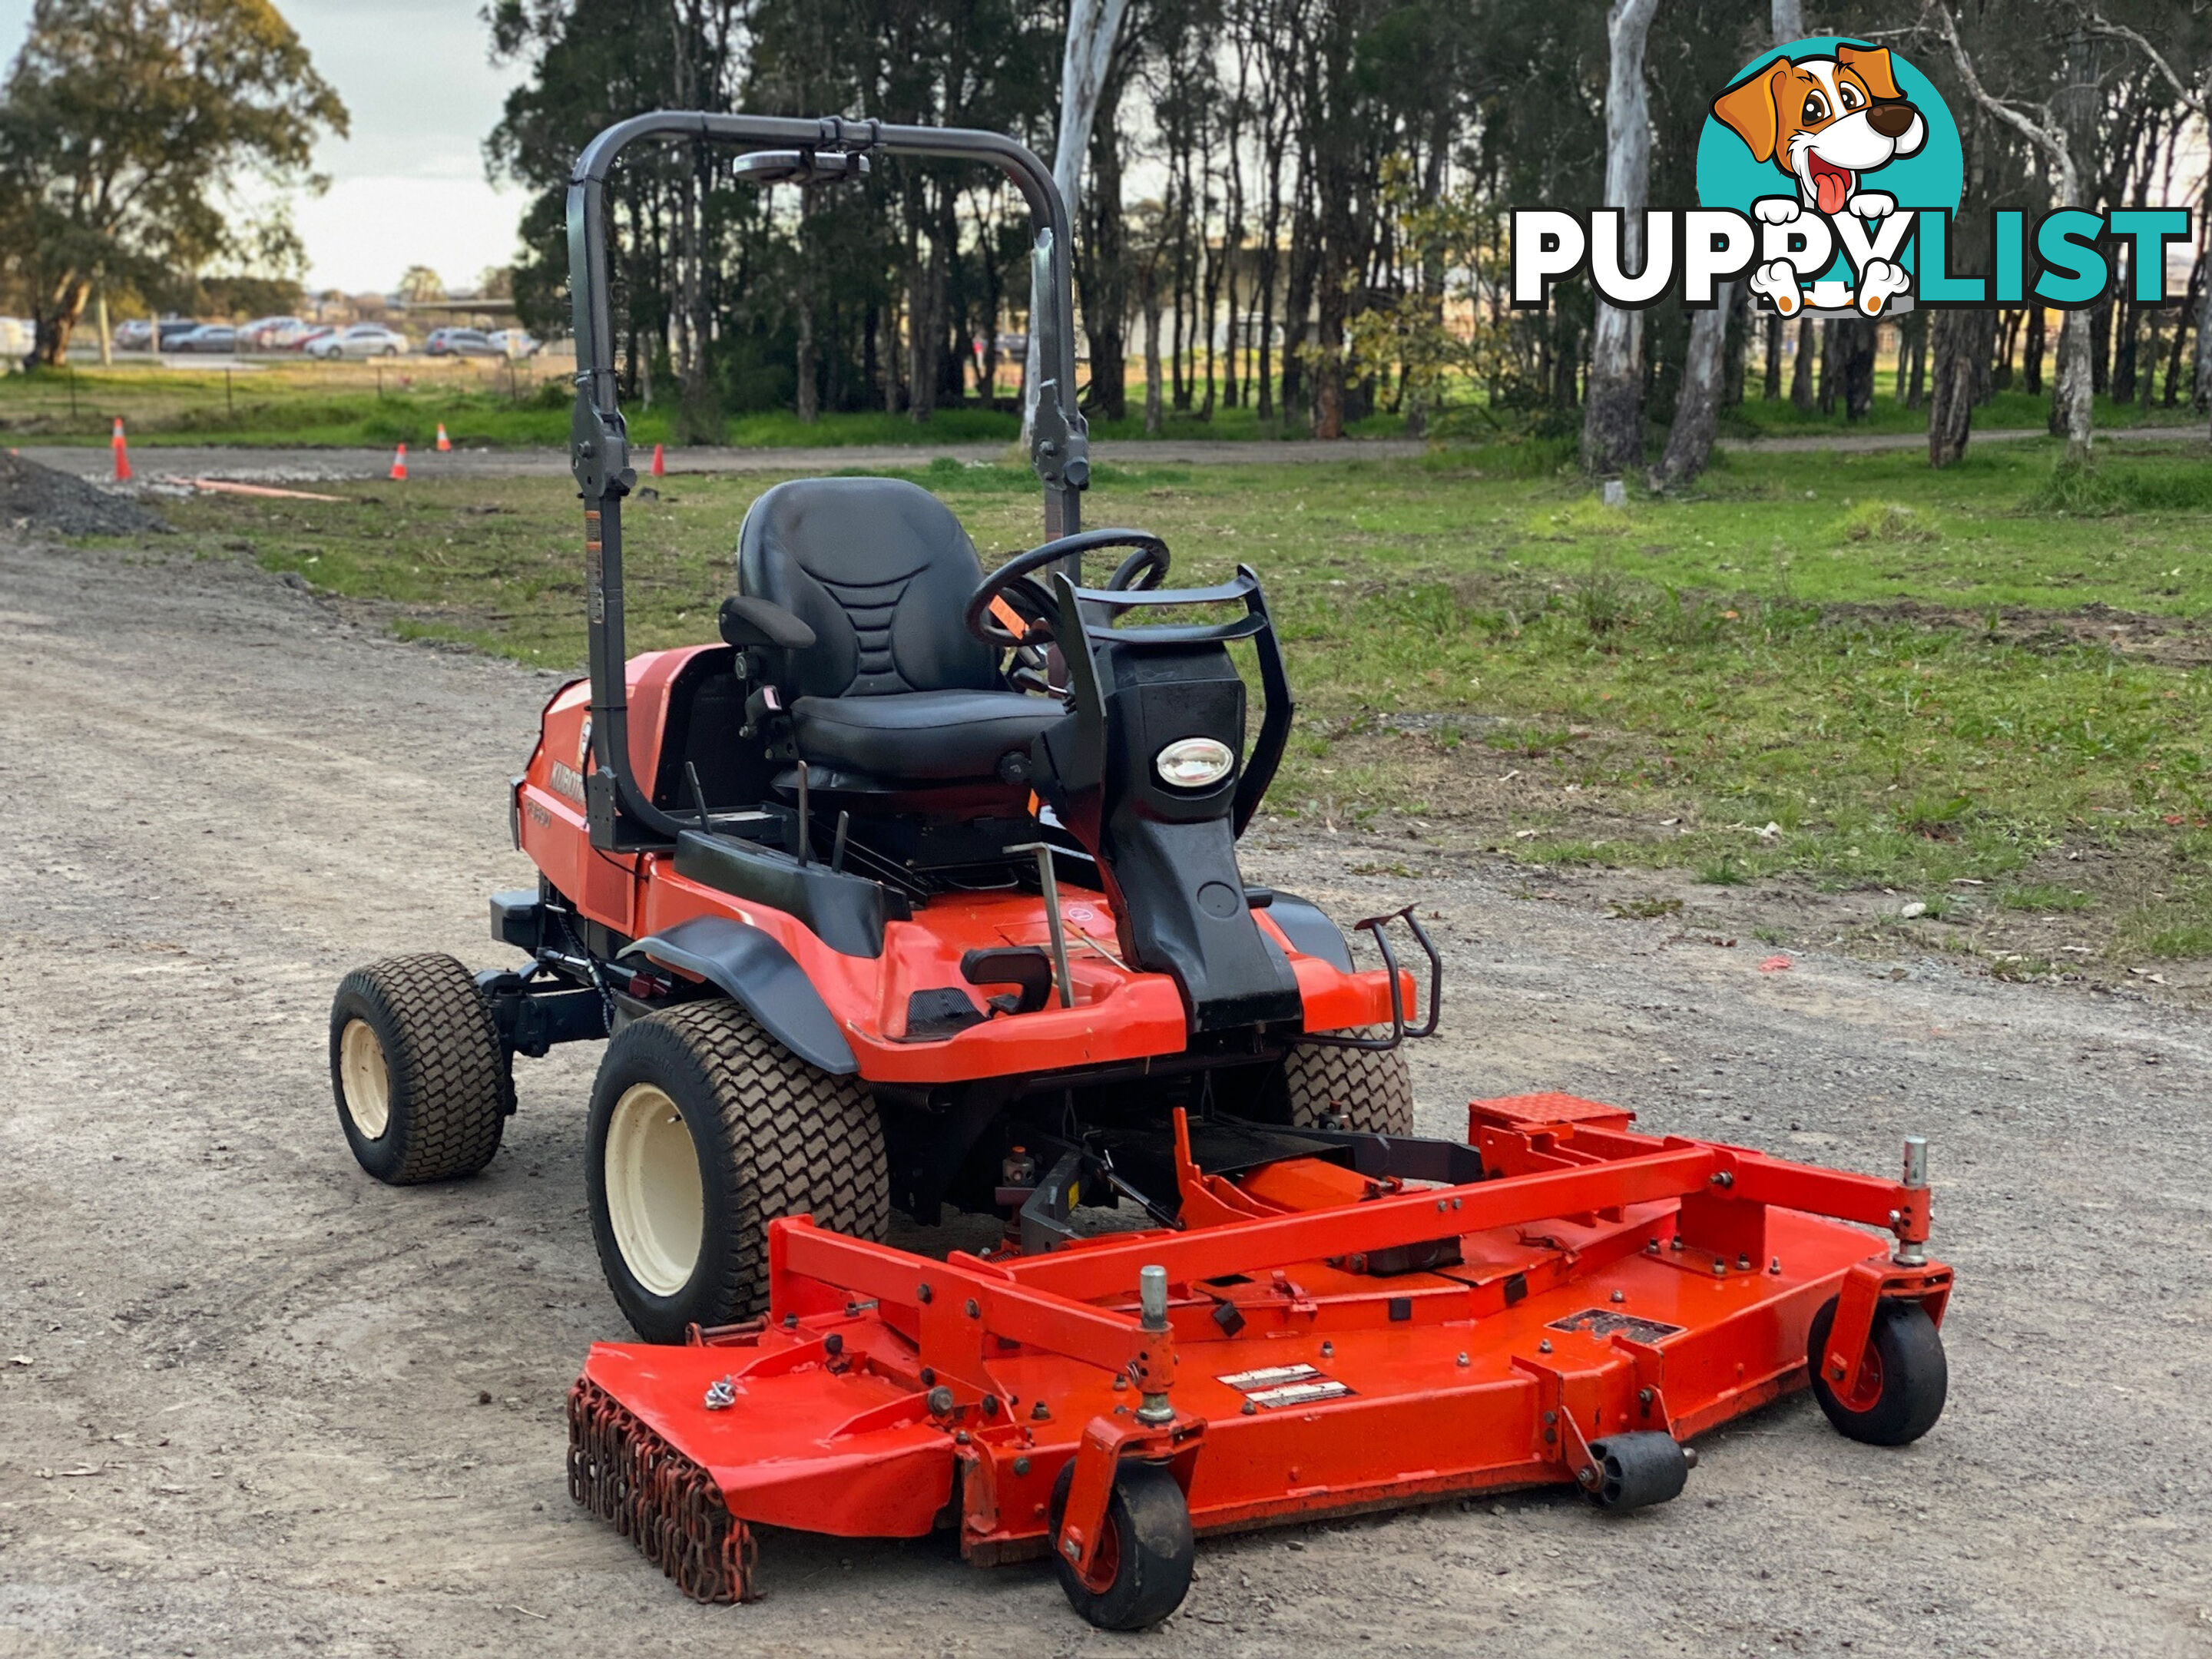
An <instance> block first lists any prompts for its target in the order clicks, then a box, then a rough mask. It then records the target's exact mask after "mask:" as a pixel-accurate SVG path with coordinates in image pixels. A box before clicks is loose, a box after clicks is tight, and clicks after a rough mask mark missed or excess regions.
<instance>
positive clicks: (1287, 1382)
mask: <svg viewBox="0 0 2212 1659" xmlns="http://www.w3.org/2000/svg"><path fill="white" fill-rule="evenodd" d="M1214 1381H1216V1382H1217V1383H1227V1384H1228V1385H1229V1386H1230V1387H1231V1388H1232V1389H1236V1390H1237V1392H1238V1393H1239V1394H1241V1395H1243V1396H1244V1397H1245V1398H1246V1399H1247V1400H1249V1401H1251V1402H1252V1403H1253V1404H1254V1405H1255V1406H1257V1407H1260V1408H1261V1410H1263V1411H1273V1410H1276V1409H1278V1408H1279V1407H1284V1406H1310V1405H1312V1404H1313V1403H1314V1402H1315V1401H1320V1400H1341V1399H1343V1398H1344V1397H1345V1396H1346V1395H1348V1394H1350V1393H1352V1389H1351V1386H1350V1385H1349V1384H1347V1383H1340V1382H1338V1381H1337V1380H1336V1379H1335V1378H1334V1377H1333V1376H1323V1375H1322V1373H1321V1371H1320V1370H1316V1368H1315V1367H1313V1366H1311V1365H1267V1366H1264V1367H1262V1368H1261V1369H1260V1370H1256V1371H1232V1372H1231V1373H1230V1375H1228V1376H1218V1377H1216V1378H1215V1379H1214Z"/></svg>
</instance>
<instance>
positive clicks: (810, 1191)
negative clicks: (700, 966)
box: [584, 1000, 890, 1342]
mask: <svg viewBox="0 0 2212 1659" xmlns="http://www.w3.org/2000/svg"><path fill="white" fill-rule="evenodd" d="M584 1171H585V1185H586V1192H587V1194H588V1196H589V1199H590V1203H591V1212H592V1238H593V1240H594V1241H595V1242H596V1243H597V1244H598V1246H599V1264H600V1266H601V1267H602V1268H604V1269H605V1273H606V1276H607V1285H608V1288H609V1289H611V1291H613V1292H614V1296H615V1301H616V1302H617V1304H620V1306H621V1308H622V1310H623V1315H624V1316H625V1317H627V1318H628V1319H629V1322H630V1324H631V1325H632V1326H633V1327H634V1328H635V1329H636V1331H637V1334H639V1335H640V1336H641V1337H643V1338H644V1339H645V1340H647V1341H648V1342H680V1341H682V1340H684V1330H685V1328H686V1327H687V1326H690V1325H695V1324H696V1325H703V1326H713V1325H726V1324H730V1323H732V1322H735V1321H738V1320H741V1319H749V1318H750V1317H752V1316H755V1315H757V1314H758V1313H760V1312H761V1311H762V1310H763V1309H764V1308H765V1307H766V1306H767V1304H768V1232H767V1228H768V1224H769V1221H771V1220H773V1219H774V1218H776V1217H778V1216H787V1215H811V1216H812V1217H813V1218H814V1219H815V1221H816V1222H817V1224H818V1225H821V1226H823V1227H824V1228H828V1229H831V1230H834V1231H837V1232H842V1233H848V1234H851V1235H852V1236H854V1237H859V1238H866V1239H872V1240H874V1239H881V1238H882V1237H883V1236H884V1231H886V1229H888V1227H889V1226H890V1164H889V1162H888V1160H887V1159H886V1158H885V1156H884V1136H883V1127H882V1124H881V1123H880V1122H879V1121H878V1118H877V1116H876V1109H875V1103H874V1102H873V1101H872V1099H871V1098H870V1097H869V1096H868V1092H867V1088H866V1085H864V1084H862V1083H861V1082H860V1079H858V1078H852V1077H835V1076H832V1075H831V1074H830V1073H827V1072H824V1071H823V1070H821V1069H820V1068H819V1067H817V1066H810V1065H808V1064H807V1063H806V1062H805V1060H801V1059H799V1057H798V1056H797V1055H796V1054H793V1053H792V1052H791V1051H790V1050H789V1049H787V1048H784V1047H783V1045H782V1044H781V1043H779V1042H776V1040H775V1038H774V1037H772V1036H769V1034H768V1032H767V1031H765V1030H763V1029H762V1027H761V1026H760V1024H758V1023H757V1021H755V1020H754V1019H753V1018H752V1016H751V1015H750V1014H748V1013H747V1012H745V1011H744V1008H742V1007H741V1006H738V1004H737V1003H735V1002H729V1001H720V1000H717V1001H712V1002H696V1003H692V1004H690V1005H688V1006H684V1007H681V1008H675V1009H671V1010H668V1011H667V1012H663V1013H658V1014H653V1015H651V1016H649V1017H648V1018H644V1019H640V1020H636V1021H634V1022H632V1023H631V1024H629V1025H626V1026H624V1027H623V1030H621V1031H620V1032H618V1033H617V1035H616V1036H615V1037H614V1039H613V1041H611V1042H609V1043H608V1044H607V1050H606V1054H605V1058H604V1059H603V1060H601V1061H600V1064H599V1080H598V1082H597V1083H596V1084H595V1085H593V1086H592V1115H591V1123H590V1127H589V1128H588V1130H587V1132H586V1141H585V1155H584Z"/></svg>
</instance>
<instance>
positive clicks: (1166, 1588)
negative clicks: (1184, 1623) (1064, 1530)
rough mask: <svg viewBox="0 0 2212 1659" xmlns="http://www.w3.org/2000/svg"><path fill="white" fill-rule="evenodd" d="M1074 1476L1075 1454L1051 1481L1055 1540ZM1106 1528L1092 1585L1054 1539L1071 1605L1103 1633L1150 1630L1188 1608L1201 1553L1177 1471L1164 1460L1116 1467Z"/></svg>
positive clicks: (1056, 1566) (1056, 1560)
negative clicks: (1186, 1599) (1185, 1604)
mask: <svg viewBox="0 0 2212 1659" xmlns="http://www.w3.org/2000/svg"><path fill="white" fill-rule="evenodd" d="M1074 1481H1075V1460H1074V1459H1073V1458H1072V1457H1071V1458H1069V1459H1068V1460H1067V1462H1066V1463H1065V1464H1063V1465H1062V1466H1061V1468H1060V1478H1059V1479H1058V1480H1054V1482H1053V1484H1052V1504H1051V1506H1050V1508H1049V1510H1048V1512H1047V1513H1048V1517H1049V1519H1050V1521H1051V1522H1052V1532H1051V1536H1052V1537H1053V1539H1054V1541H1055V1547H1054V1550H1053V1553H1052V1565H1053V1567H1054V1570H1055V1571H1057V1572H1058V1573H1059V1575H1060V1589H1062V1590H1063V1591H1065V1592H1066V1595H1067V1600H1068V1604H1069V1605H1070V1606H1071V1607H1073V1608H1074V1609H1075V1610H1076V1611H1077V1612H1078V1613H1081V1614H1082V1615H1083V1616H1084V1617H1085V1619H1087V1620H1090V1621H1091V1623H1092V1624H1093V1625H1096V1626H1097V1627H1098V1628H1099V1629H1100V1630H1147V1629H1149V1628H1151V1627H1152V1626H1154V1625H1157V1624H1158V1623H1159V1622H1160V1620H1163V1619H1164V1618H1166V1617H1167V1616H1168V1615H1169V1614H1170V1613H1173V1612H1174V1611H1175V1610H1176V1608H1177V1607H1181V1606H1182V1599H1183V1597H1184V1596H1186V1595H1189V1594H1190V1571H1191V1568H1192V1566H1193V1565H1194V1564H1195V1563H1196V1560H1197V1558H1198V1544H1197V1541H1196V1540H1195V1539H1194V1537H1193V1535H1192V1533H1191V1527H1190V1505H1189V1504H1188V1502H1186V1501H1185V1499H1184V1498H1183V1495H1182V1487H1180V1486H1176V1478H1175V1475H1174V1474H1173V1473H1172V1472H1171V1471H1170V1470H1169V1469H1168V1468H1166V1467H1165V1466H1164V1465H1163V1464H1159V1463H1138V1462H1124V1463H1122V1464H1121V1465H1120V1466H1119V1467H1118V1468H1115V1471H1114V1492H1113V1495H1112V1496H1111V1497H1109V1498H1108V1499H1107V1500H1106V1530H1107V1534H1108V1536H1107V1538H1106V1540H1105V1541H1104V1544H1103V1549H1102V1553H1101V1555H1100V1559H1099V1563H1098V1566H1099V1571H1098V1572H1097V1575H1096V1580H1097V1582H1094V1583H1085V1582H1084V1581H1083V1579H1082V1578H1081V1577H1079V1576H1078V1574H1077V1572H1076V1571H1075V1567H1074V1565H1073V1563H1072V1562H1070V1561H1069V1560H1068V1559H1067V1558H1066V1556H1064V1555H1062V1554H1061V1553H1060V1551H1059V1549H1058V1547H1057V1545H1056V1541H1057V1540H1058V1538H1059V1536H1060V1516H1063V1515H1065V1514H1066V1512H1067V1493H1068V1488H1069V1487H1070V1486H1073V1484H1074Z"/></svg>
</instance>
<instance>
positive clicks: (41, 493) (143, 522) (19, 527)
mask: <svg viewBox="0 0 2212 1659" xmlns="http://www.w3.org/2000/svg"><path fill="white" fill-rule="evenodd" d="M0 525H4V526H7V527H8V528H9V529H12V530H13V531H15V532H16V533H17V534H18V535H21V536H33V537H44V536H138V535H143V534H145V533H146V532H149V531H165V530H167V528H168V527H169V526H167V524H166V523H164V522H163V521H162V520H161V515H160V514H159V513H155V511H154V510H153V509H152V508H150V507H146V506H144V505H143V504H141V503H140V502H138V501H133V500H132V499H131V497H130V496H128V495H117V494H116V493H115V492H113V491H112V490H107V489H101V488H100V486H99V485H98V484H94V483H86V482H85V481H84V480H83V479H82V478H77V477H71V476H70V474H68V473H66V472H57V471H54V469H53V468H52V467H50V466H40V465H39V464H38V463H37V462H36V461H27V460H25V459H23V458H22V457H21V456H20V455H8V454H0Z"/></svg>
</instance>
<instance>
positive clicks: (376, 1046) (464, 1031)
mask: <svg viewBox="0 0 2212 1659" xmlns="http://www.w3.org/2000/svg"><path fill="white" fill-rule="evenodd" d="M331 1093H332V1094H334V1095H335V1096H337V1108H338V1124H339V1127H342V1128H343V1129H344V1131H345V1138H346V1142H347V1144H348V1145H349V1146H351V1147H352V1148H353V1155H354V1157H355V1158H356V1160H357V1161H358V1162H359V1163H360V1164H361V1167H362V1169H364V1170H368V1172H369V1174H371V1175H373V1176H375V1177H376V1178H377V1179H378V1180H379V1181H382V1182H389V1183H390V1184H391V1185H392V1186H395V1187H410V1186H413V1185H415V1184H416V1182H424V1181H450V1180H452V1179H453V1178H454V1177H455V1176H471V1175H474V1174H476V1172H477V1170H481V1169H483V1167H484V1165H485V1164H489V1163H490V1162H491V1159H492V1154H493V1153H495V1152H497V1151H498V1150H499V1137H500V1131H501V1128H502V1127H505V1124H506V1121H507V1114H508V1113H510V1112H512V1111H513V1109H514V1079H513V1073H511V1071H510V1070H509V1062H508V1059H507V1049H506V1048H505V1047H504V1046H503V1045H502V1044H501V1042H500V1040H499V1030H498V1028H497V1027H496V1026H495V1025H494V1024H492V1018H491V1012H490V1010H489V1009H488V1008H486V1007H485V1006H484V1000H483V996H482V995H481V994H479V993H478V992H477V982H476V980H475V978H474V977H473V976H472V975H471V974H470V972H469V970H468V969H466V968H465V967H463V966H462V965H461V964H460V963H459V962H456V961H455V960H454V959H453V957H448V956H417V957H386V959H385V960H384V961H382V962H376V963H370V964H369V965H368V967H366V968H356V969H354V971H353V972H352V973H350V974H348V975H346V976H345V978H344V979H343V980H342V981H339V984H338V993H337V997H336V998H334V999H333V1000H332V1001H331Z"/></svg>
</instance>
